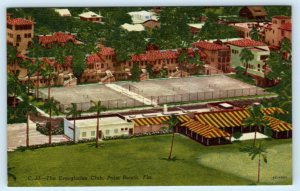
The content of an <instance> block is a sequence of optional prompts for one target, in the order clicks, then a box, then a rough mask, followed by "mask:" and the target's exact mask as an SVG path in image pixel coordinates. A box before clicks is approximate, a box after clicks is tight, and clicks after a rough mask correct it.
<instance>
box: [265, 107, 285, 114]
mask: <svg viewBox="0 0 300 191" xmlns="http://www.w3.org/2000/svg"><path fill="white" fill-rule="evenodd" d="M261 112H262V113H263V114H265V115H272V114H275V113H279V114H285V113H286V111H284V110H283V109H281V108H279V107H268V108H262V110H261Z"/></svg>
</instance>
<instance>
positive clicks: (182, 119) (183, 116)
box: [177, 115, 191, 123]
mask: <svg viewBox="0 0 300 191" xmlns="http://www.w3.org/2000/svg"><path fill="white" fill-rule="evenodd" d="M177 119H178V120H179V121H180V122H181V123H184V122H187V121H189V120H191V118H190V117H189V116H188V115H179V116H177Z"/></svg>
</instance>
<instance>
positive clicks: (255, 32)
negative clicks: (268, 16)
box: [250, 27, 260, 41]
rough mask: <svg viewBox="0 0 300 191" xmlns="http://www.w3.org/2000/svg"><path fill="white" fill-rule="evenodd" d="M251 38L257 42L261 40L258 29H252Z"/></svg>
mask: <svg viewBox="0 0 300 191" xmlns="http://www.w3.org/2000/svg"><path fill="white" fill-rule="evenodd" d="M250 36H251V38H252V40H256V41H259V40H260V36H259V33H258V30H257V28H256V27H253V28H252V30H251V31H250Z"/></svg>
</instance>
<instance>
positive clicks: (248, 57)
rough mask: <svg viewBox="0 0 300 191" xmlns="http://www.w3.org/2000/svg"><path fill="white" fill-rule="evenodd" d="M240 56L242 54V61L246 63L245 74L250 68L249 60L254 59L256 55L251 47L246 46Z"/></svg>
mask: <svg viewBox="0 0 300 191" xmlns="http://www.w3.org/2000/svg"><path fill="white" fill-rule="evenodd" d="M239 56H240V60H241V62H243V63H244V62H245V63H246V70H245V74H247V72H248V68H249V61H251V60H253V59H254V55H253V54H252V52H251V51H250V50H249V49H247V48H244V49H242V51H241V53H240V55H239Z"/></svg>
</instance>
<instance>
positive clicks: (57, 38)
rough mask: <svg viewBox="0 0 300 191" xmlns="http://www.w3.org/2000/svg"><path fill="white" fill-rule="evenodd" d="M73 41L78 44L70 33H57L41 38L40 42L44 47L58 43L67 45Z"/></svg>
mask: <svg viewBox="0 0 300 191" xmlns="http://www.w3.org/2000/svg"><path fill="white" fill-rule="evenodd" d="M68 41H72V42H73V43H76V36H75V35H73V34H70V33H64V32H56V33H53V35H47V36H39V42H40V43H41V44H43V45H46V44H51V43H54V42H57V43H66V42H68Z"/></svg>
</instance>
